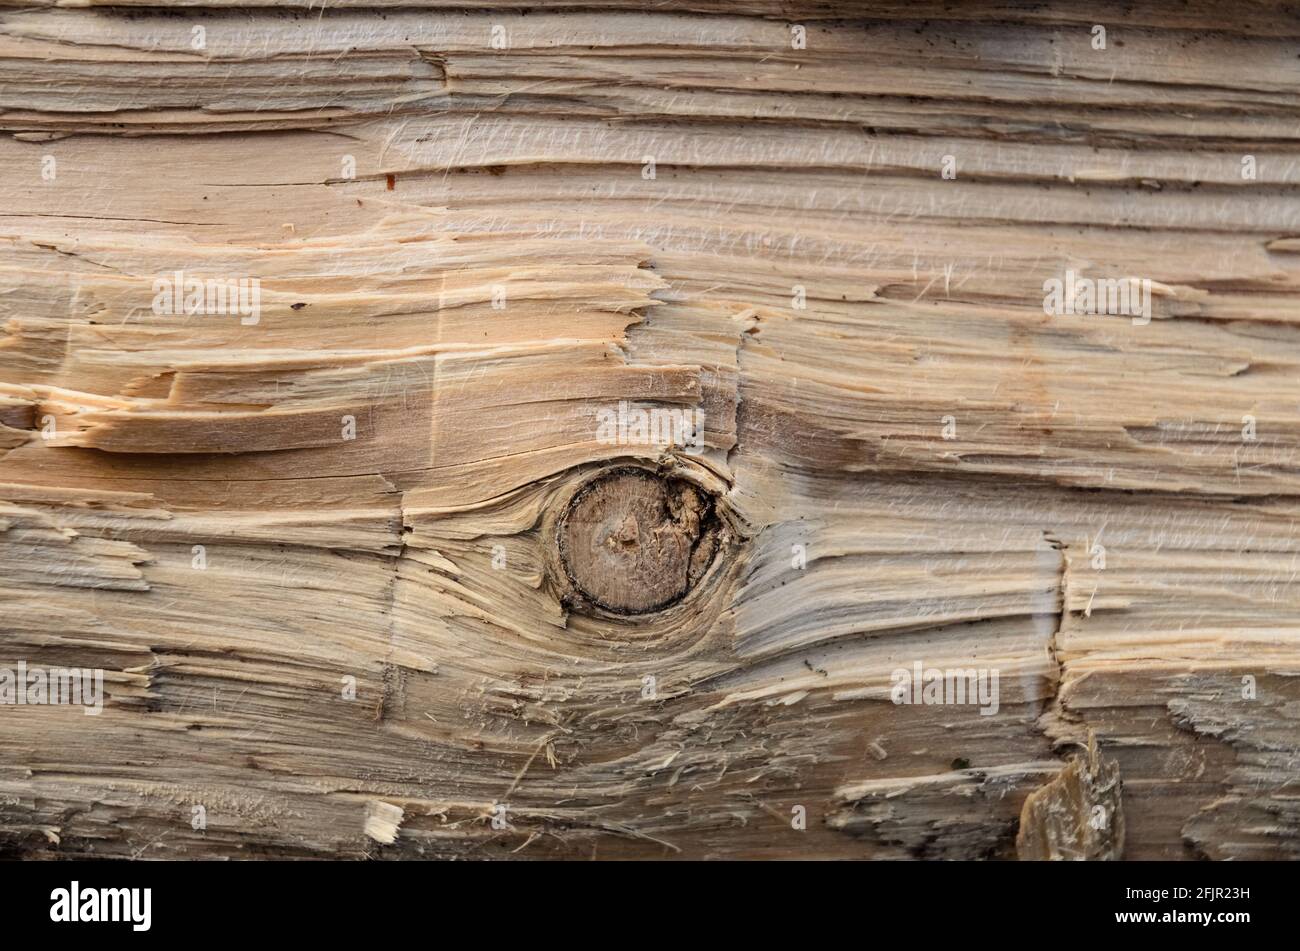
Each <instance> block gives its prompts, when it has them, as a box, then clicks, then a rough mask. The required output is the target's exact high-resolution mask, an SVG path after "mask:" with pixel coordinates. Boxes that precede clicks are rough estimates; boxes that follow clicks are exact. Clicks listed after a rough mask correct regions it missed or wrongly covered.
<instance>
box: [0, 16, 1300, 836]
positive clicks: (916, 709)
mask: <svg viewBox="0 0 1300 951" xmlns="http://www.w3.org/2000/svg"><path fill="white" fill-rule="evenodd" d="M81 6H82V5H81V4H77V7H78V8H76V9H70V8H62V5H54V4H23V7H24V8H23V9H18V8H10V7H6V8H5V9H2V10H0V127H2V129H3V131H4V133H5V135H4V137H3V138H0V168H3V169H4V170H5V171H4V173H3V175H0V483H2V484H3V485H2V487H0V605H2V609H3V615H2V618H3V619H2V620H0V667H5V666H13V665H14V664H16V663H18V661H20V660H24V661H26V662H27V663H30V664H33V665H40V664H47V665H78V666H87V667H100V668H103V669H104V670H105V689H106V691H107V694H108V698H107V701H106V703H105V707H104V710H103V713H102V714H100V715H99V716H98V717H87V716H85V715H84V714H83V713H82V712H81V711H80V710H78V709H74V708H64V707H39V706H24V707H16V706H15V707H8V706H0V849H3V851H4V852H5V853H6V854H18V855H24V856H33V855H41V856H44V855H50V854H59V855H125V856H135V857H160V856H189V857H214V856H245V857H246V856H267V855H275V856H304V857H306V856H311V857H320V856H326V857H361V856H372V857H419V856H425V857H432V856H475V857H480V856H501V857H516V858H530V857H542V856H565V857H587V856H593V855H594V856H598V857H647V856H653V857H659V856H685V857H792V856H794V857H878V858H906V857H916V858H940V857H942V858H962V857H967V858H970V857H999V858H1013V857H1015V856H1016V855H1017V848H1016V839H1017V835H1018V834H1020V835H1021V837H1022V839H1024V840H1026V841H1035V842H1036V841H1038V840H1035V839H1034V836H1035V835H1039V836H1040V838H1046V839H1049V840H1050V841H1051V842H1053V843H1057V844H1059V843H1060V842H1062V841H1067V840H1068V839H1069V836H1068V835H1064V833H1063V832H1062V829H1063V828H1065V827H1066V826H1064V825H1062V826H1061V827H1060V828H1055V829H1054V830H1051V831H1049V830H1047V825H1046V824H1043V825H1034V824H1033V823H1034V822H1036V821H1038V820H1034V819H1033V818H1032V817H1033V816H1034V815H1036V814H1041V813H1043V812H1047V813H1051V812H1052V810H1053V809H1058V808H1064V807H1062V806H1060V805H1059V804H1060V802H1061V797H1062V796H1063V795H1064V796H1065V799H1069V795H1065V794H1063V793H1061V790H1062V789H1067V790H1073V789H1077V788H1081V787H1080V786H1079V784H1080V783H1081V782H1084V780H1086V779H1087V778H1088V777H1090V776H1093V775H1094V774H1093V773H1092V772H1087V771H1084V772H1082V773H1081V770H1082V769H1083V766H1081V765H1068V766H1067V764H1069V763H1074V764H1084V765H1087V764H1089V763H1092V764H1093V765H1094V766H1095V767H1096V771H1097V772H1096V775H1098V776H1102V777H1103V779H1105V782H1101V781H1099V783H1098V785H1099V786H1105V788H1106V792H1105V798H1104V805H1105V806H1106V808H1105V809H1104V810H1103V816H1104V821H1105V823H1106V825H1105V827H1104V828H1101V829H1094V830H1091V831H1092V832H1097V833H1098V835H1096V836H1091V835H1090V833H1088V834H1085V835H1084V838H1087V839H1088V840H1089V841H1092V840H1094V839H1095V840H1097V841H1100V842H1102V843H1104V845H1103V846H1100V847H1097V848H1089V849H1086V850H1085V851H1087V852H1088V855H1089V857H1093V858H1104V857H1123V858H1130V859H1136V858H1196V857H1211V858H1283V857H1296V855H1297V852H1298V851H1300V806H1297V801H1298V800H1297V799H1296V797H1295V784H1296V782H1297V764H1298V763H1300V756H1297V745H1298V744H1300V723H1298V722H1297V716H1298V714H1297V711H1300V686H1298V685H1300V680H1298V679H1297V676H1296V675H1297V673H1300V627H1298V626H1297V617H1298V616H1300V614H1298V612H1300V592H1298V591H1297V587H1296V583H1295V579H1296V576H1297V566H1298V565H1300V562H1298V561H1297V555H1298V554H1300V540H1298V539H1297V535H1296V526H1297V520H1298V519H1300V502H1298V501H1297V496H1300V465H1297V458H1300V457H1298V455H1297V452H1298V450H1300V419H1298V417H1297V410H1298V409H1300V308H1298V307H1297V301H1298V300H1300V296H1298V295H1297V291H1298V289H1300V259H1298V258H1297V255H1296V250H1297V247H1298V245H1297V238H1298V237H1300V199H1298V198H1297V192H1296V182H1297V178H1298V177H1300V145H1298V144H1297V141H1296V128H1297V116H1298V115H1300V59H1297V49H1298V47H1297V37H1300V18H1298V17H1297V14H1296V11H1295V10H1294V8H1293V7H1291V6H1289V5H1287V4H1281V3H1276V4H1274V3H1257V4H1251V5H1248V7H1247V8H1243V9H1244V10H1245V11H1246V12H1241V13H1233V12H1230V11H1225V10H1222V9H1220V7H1219V5H1217V4H1212V3H1208V2H1193V3H1188V4H1178V5H1176V6H1175V7H1173V8H1172V9H1171V8H1169V5H1166V4H1159V3H1139V4H1136V5H1131V4H1098V5H1095V7H1094V9H1093V10H1091V11H1088V13H1087V14H1085V13H1081V12H1080V11H1079V9H1078V8H1077V6H1075V5H1066V4H1024V5H1021V4H1008V3H971V4H961V5H952V4H938V3H935V4H928V3H927V4H919V5H910V4H907V5H905V4H867V5H859V4H844V3H811V4H808V5H806V6H805V7H801V6H800V5H798V4H795V5H791V4H788V3H780V4H774V3H766V2H758V0H755V2H748V3H743V4H735V5H733V4H717V3H712V2H693V3H682V4H679V5H676V6H669V7H663V6H662V5H660V6H655V7H653V8H651V9H646V8H645V7H646V5H645V4H626V3H608V4H601V5H596V6H595V7H593V6H592V5H590V4H584V5H582V8H581V9H558V8H542V9H537V8H532V9H530V10H529V11H528V12H527V14H526V15H525V12H524V10H523V9H522V8H511V6H512V5H509V4H503V5H496V6H497V7H498V8H497V9H480V7H482V5H481V4H478V3H465V4H457V5H456V6H449V5H446V4H425V5H424V6H427V7H428V9H405V8H408V7H416V6H420V5H419V4H409V3H402V4H399V5H398V6H400V7H402V8H404V9H392V10H383V11H381V10H380V8H381V7H384V6H387V4H384V3H381V2H377V0H375V2H358V3H348V4H335V3H330V4H329V5H328V9H323V8H322V7H321V6H320V5H315V7H314V8H313V9H310V10H307V9H297V10H292V11H291V10H277V9H274V8H273V7H272V6H270V5H260V4H240V5H239V8H238V9H232V10H221V9H216V8H217V7H222V6H225V4H213V3H205V4H204V5H203V6H204V9H193V10H190V9H176V10H169V11H160V10H156V9H142V10H125V9H94V8H91V9H82V8H80V7H81ZM113 6H114V7H120V6H122V4H120V3H118V4H114V5H113ZM300 6H302V5H300ZM56 7H58V8H56ZM462 7H463V8H464V9H461V8H462ZM1094 23H1101V24H1105V25H1106V27H1107V31H1108V32H1107V35H1108V40H1109V42H1108V44H1107V48H1106V49H1105V50H1097V49H1094V48H1093V47H1092V45H1091V39H1092V35H1091V27H1092V25H1093V24H1094ZM792 24H798V25H804V26H806V36H807V46H806V48H805V49H794V48H792V46H791V37H792V32H791V25H792ZM195 26H201V27H203V28H204V30H205V42H206V45H205V48H204V49H203V50H201V51H199V50H195V49H193V47H192V45H191V44H192V37H193V28H194V27H195ZM494 26H502V27H503V28H504V30H505V35H506V36H507V37H508V40H509V48H508V49H504V50H497V49H493V48H492V47H491V45H490V40H491V35H492V28H493V27H494ZM47 156H50V157H52V158H53V160H54V168H55V169H56V174H55V175H54V177H53V178H52V179H48V178H44V177H42V171H43V169H44V168H46V167H47V164H46V162H45V159H46V157H47ZM945 156H952V157H953V159H954V160H955V168H956V178H955V179H951V180H949V179H945V178H944V177H943V175H942V170H943V166H944V158H945ZM1245 156H1253V158H1254V160H1255V163H1256V172H1257V174H1256V176H1255V177H1254V178H1253V179H1246V178H1243V177H1242V168H1243V165H1242V160H1243V157H1245ZM349 159H350V160H351V163H352V164H354V166H355V175H350V174H349ZM651 161H652V162H653V165H654V176H653V177H649V175H648V172H647V169H648V167H649V166H648V163H649V162H651ZM178 270H179V271H183V272H191V273H195V274H201V275H204V276H213V277H256V278H258V279H259V280H260V282H261V283H260V293H261V297H260V304H261V310H260V315H259V318H258V320H257V322H256V323H255V324H244V323H241V321H240V318H239V317H238V316H235V315H208V316H190V317H186V316H184V315H180V316H172V317H167V316H158V315H157V314H155V313H154V312H153V310H152V301H153V298H154V289H153V281H154V280H155V279H156V278H158V277H159V276H167V275H170V274H172V273H173V272H175V271H178ZM1067 270H1074V271H1076V272H1078V273H1082V274H1088V275H1091V276H1095V277H1129V276H1131V277H1138V278H1147V279H1149V280H1151V281H1152V282H1153V283H1152V292H1153V297H1152V315H1151V316H1152V319H1151V320H1150V322H1149V323H1142V324H1138V323H1135V322H1133V321H1131V320H1130V319H1129V318H1128V317H1125V316H1116V315H1111V316H1105V315H1101V316H1098V315H1083V316H1077V315H1076V316H1057V315H1051V316H1049V315H1047V314H1045V313H1044V310H1043V298H1044V287H1043V282H1044V281H1045V280H1048V279H1050V278H1054V277H1058V278H1059V277H1062V276H1063V275H1064V273H1065V272H1066V271H1067ZM800 289H801V290H800ZM796 302H798V303H796ZM499 304H504V306H498V305H499ZM799 304H802V305H803V306H799ZM620 402H627V403H631V404H633V405H635V406H644V407H661V408H673V409H680V410H690V411H699V412H701V413H702V414H703V420H704V426H703V447H702V451H700V452H698V453H695V452H685V451H675V452H674V451H661V449H660V448H658V447H655V446H648V445H641V446H628V445H610V444H608V443H607V442H603V441H602V440H601V439H600V438H599V434H598V425H597V413H598V412H599V411H600V410H601V409H608V408H611V407H617V406H618V404H619V403H620ZM345 418H350V419H352V421H353V426H354V433H355V438H348V436H347V435H346V431H347V429H346V427H347V424H346V423H345V422H344V419H345ZM1247 418H1249V420H1250V422H1249V423H1247ZM949 421H950V422H949ZM1248 433H1250V434H1252V435H1253V436H1254V438H1253V439H1251V438H1248V435H1247V434H1248ZM47 437H49V438H47ZM949 437H951V438H949ZM626 466H634V467H641V468H642V469H644V470H646V471H649V472H653V473H657V477H659V478H662V479H665V480H680V481H681V482H684V483H688V484H690V485H692V486H694V487H696V489H695V490H693V491H698V492H700V493H702V495H701V497H702V498H707V499H708V500H709V502H708V504H709V505H710V506H713V507H715V508H716V513H715V517H716V519H717V525H716V526H715V528H716V530H717V532H718V539H719V548H718V550H717V552H716V557H714V558H713V559H712V560H710V561H709V562H708V564H707V565H704V564H703V561H704V559H703V558H701V559H700V562H701V563H700V564H690V566H689V567H688V569H687V570H688V584H687V587H688V588H689V590H688V591H686V592H685V593H682V596H681V597H680V598H678V597H677V594H678V593H679V592H677V591H674V592H673V595H674V596H673V597H672V598H669V599H666V600H669V601H671V602H672V603H671V604H669V606H668V607H666V608H664V609H663V610H655V611H651V612H649V613H634V614H629V615H627V616H619V615H618V614H617V613H616V612H609V611H601V610H592V609H591V608H592V605H590V604H585V605H584V604H583V603H581V601H580V600H575V599H574V598H573V597H572V595H573V593H574V592H573V591H572V590H570V589H567V588H566V578H565V576H564V572H563V571H562V569H561V568H559V567H557V566H558V565H560V561H559V560H558V559H560V554H559V552H558V549H557V541H556V531H557V525H558V524H559V522H560V520H561V517H562V515H563V513H564V512H565V511H567V508H566V506H568V505H569V503H570V501H571V500H572V499H573V498H574V496H575V494H576V493H579V492H580V490H581V487H582V486H584V485H585V484H587V483H588V481H589V480H591V479H593V478H596V477H598V476H599V475H600V474H601V473H602V472H605V471H606V470H607V469H609V468H617V467H626ZM657 511H658V510H656V512H657ZM671 514H672V513H669V515H671ZM643 516H644V517H643V518H642V520H641V521H638V522H637V526H636V527H637V530H638V532H639V531H640V530H641V529H642V527H643V526H646V525H650V526H651V528H652V529H653V528H658V529H659V530H662V531H668V532H680V530H681V529H682V526H683V524H684V523H683V522H682V521H680V520H679V519H677V518H675V517H671V518H670V517H664V518H659V517H658V516H657V515H655V514H654V513H649V514H647V513H643ZM638 517H641V516H638ZM711 517H712V516H711ZM696 527H697V526H692V527H691V531H690V532H687V533H686V535H687V536H689V537H690V538H691V539H692V540H693V539H694V538H695V537H696V536H695V535H694V531H695V528H696ZM629 531H630V530H629ZM620 537H622V536H620ZM633 537H634V536H633V535H631V534H628V535H627V536H626V539H628V540H630V539H632V538H633ZM680 537H682V536H680V535H677V536H661V541H662V542H663V544H665V545H668V544H669V543H672V544H676V542H677V541H678V540H680ZM635 538H636V539H638V542H637V543H638V544H640V542H639V539H640V538H641V536H640V535H639V534H637V535H636V536H635ZM194 546H202V547H203V557H202V562H203V565H204V566H203V567H202V568H199V567H195V565H196V560H195V559H196V558H198V555H197V554H196V553H195V548H194ZM1097 546H1101V549H1104V561H1101V562H1099V561H1098V552H1099V550H1101V549H1099V548H1098V547H1097ZM674 550H676V549H674ZM683 551H684V549H683ZM801 562H802V565H801V564H800V563H801ZM1099 565H1104V566H1102V567H1099ZM678 567H680V564H678ZM674 577H677V576H676V575H674ZM567 580H568V582H570V583H571V582H572V580H573V579H572V578H569V579H567ZM652 602H654V603H655V604H657V603H658V602H657V601H655V599H653V598H650V599H647V600H646V601H645V604H649V605H651V606H654V604H652ZM642 606H644V605H642ZM913 661H923V662H924V664H925V665H926V666H933V667H937V668H959V669H960V668H981V669H983V668H995V669H997V670H998V671H999V674H1000V702H999V708H998V711H997V713H996V714H993V715H982V714H981V713H980V711H979V709H978V708H977V707H975V706H970V705H966V706H954V705H944V706H926V705H896V704H894V703H891V702H890V691H891V676H892V673H893V672H894V671H895V670H896V669H898V668H900V667H902V668H907V667H910V665H911V664H912V662H913ZM1245 678H1250V682H1251V683H1253V691H1254V693H1253V696H1251V697H1247V696H1246V694H1247V693H1248V692H1249V691H1248V690H1247V689H1246V687H1245V686H1244V682H1245ZM348 679H351V680H352V681H354V686H355V699H351V698H348V697H347V696H346V693H347V690H348V689H349V687H348V683H347V680H348ZM1090 738H1095V742H1096V744H1097V751H1096V754H1095V755H1096V756H1097V757H1098V759H1096V760H1093V759H1091V758H1089V757H1090V756H1091V755H1092V754H1090V753H1089V752H1088V744H1089V740H1090ZM1071 757H1079V758H1078V759H1073V760H1072V759H1071ZM1112 764H1113V765H1112ZM1111 770H1114V771H1116V772H1117V774H1118V778H1119V781H1120V783H1122V796H1121V795H1118V794H1116V793H1115V792H1113V791H1111V789H1110V787H1109V786H1108V785H1107V783H1108V782H1109V778H1108V777H1110V775H1111ZM1080 776H1083V777H1084V779H1083V780H1081V779H1080ZM1085 785H1086V783H1085ZM1070 795H1072V794H1070ZM1089 795H1091V794H1089ZM1097 795H1098V796H1100V795H1101V794H1097ZM1080 796H1081V799H1080V802H1085V803H1086V804H1087V805H1089V806H1091V805H1096V804H1097V803H1096V802H1094V801H1093V800H1092V799H1088V798H1087V796H1084V795H1083V794H1080ZM1112 799H1114V800H1116V801H1112ZM1026 801H1029V803H1030V805H1029V808H1028V809H1026V808H1025V804H1026ZM1070 801H1071V803H1073V800H1070ZM1098 801H1101V800H1100V799H1098ZM1035 803H1037V804H1038V805H1037V806H1035ZM196 806H202V807H203V809H204V814H205V816H206V828H195V827H194V825H193V817H194V808H195V807H196ZM1049 807H1050V808H1049ZM1112 807H1113V808H1112ZM799 809H802V810H803V811H804V813H805V815H806V828H798V827H797V826H798V825H799V823H797V822H795V818H796V816H797V814H798V810H799ZM1070 809H1071V810H1073V809H1074V806H1073V805H1071V807H1070ZM1036 810H1037V811H1036ZM1067 812H1068V813H1069V815H1070V816H1072V817H1074V819H1076V820H1077V816H1078V815H1082V814H1083V813H1082V812H1078V811H1077V810H1076V811H1069V810H1067ZM1087 812H1088V814H1089V815H1091V811H1090V810H1087ZM1062 814H1063V813H1062ZM1024 816H1029V817H1031V818H1030V819H1028V820H1025V819H1023V817H1024ZM494 819H497V820H498V822H497V823H496V824H495V825H494V822H493V820H494ZM501 820H504V825H503V824H502V821H501ZM1043 822H1044V823H1045V822H1046V820H1043ZM1121 822H1122V826H1121V825H1120V824H1119V823H1121ZM1069 828H1074V829H1076V830H1077V829H1078V826H1077V821H1076V823H1075V825H1074V826H1070V827H1069ZM1025 850H1026V854H1028V852H1029V851H1030V850H1029V847H1028V846H1026V847H1025ZM1050 851H1051V850H1050V848H1049V847H1048V846H1044V847H1043V849H1042V850H1039V851H1037V852H1036V853H1035V854H1037V855H1043V854H1049V853H1050ZM1060 852H1061V849H1059V848H1058V849H1057V853H1058V854H1059V853H1060Z"/></svg>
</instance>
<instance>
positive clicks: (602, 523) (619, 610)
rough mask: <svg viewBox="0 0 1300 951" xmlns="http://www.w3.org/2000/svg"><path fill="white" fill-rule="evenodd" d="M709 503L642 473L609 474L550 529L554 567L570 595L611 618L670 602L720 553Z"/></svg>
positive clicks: (688, 485)
mask: <svg viewBox="0 0 1300 951" xmlns="http://www.w3.org/2000/svg"><path fill="white" fill-rule="evenodd" d="M721 535H722V526H721V522H720V520H719V518H718V514H717V512H716V510H715V506H714V500H713V498H712V497H711V496H710V495H709V494H708V493H707V492H705V491H703V490H702V489H700V488H699V487H698V486H697V485H695V484H694V483H692V482H690V481H688V480H686V479H683V478H677V477H673V476H661V475H659V474H657V473H655V472H652V471H650V470H648V469H642V468H639V467H635V466H626V467H622V468H618V469H611V470H609V471H607V472H604V473H601V474H600V475H598V476H596V477H595V478H594V479H592V480H591V481H590V482H588V483H587V484H586V485H584V486H582V488H580V489H579V490H578V491H577V492H576V493H574V495H573V498H572V499H570V500H569V503H568V505H567V507H566V508H565V510H564V512H563V514H562V515H561V516H560V519H559V522H558V524H557V525H556V547H557V548H558V550H559V557H560V564H561V565H562V567H563V569H564V573H565V575H566V576H567V577H568V581H569V584H570V585H572V587H573V592H574V594H575V595H577V596H578V597H577V598H574V599H572V600H578V599H581V600H585V601H586V602H587V603H589V604H590V605H592V606H594V607H597V608H600V609H602V610H605V611H610V612H612V613H614V614H622V615H628V614H648V613H650V612H652V611H662V610H663V609H664V608H667V607H670V606H671V605H673V604H676V603H677V602H678V601H680V600H682V598H684V597H686V595H687V594H689V593H690V591H691V590H692V589H693V588H694V587H695V586H696V585H697V584H698V583H699V581H700V579H701V578H703V577H704V575H705V574H706V572H707V571H708V569H709V566H710V565H712V564H713V561H714V558H715V557H716V556H717V554H718V551H719V549H720V541H721Z"/></svg>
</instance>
